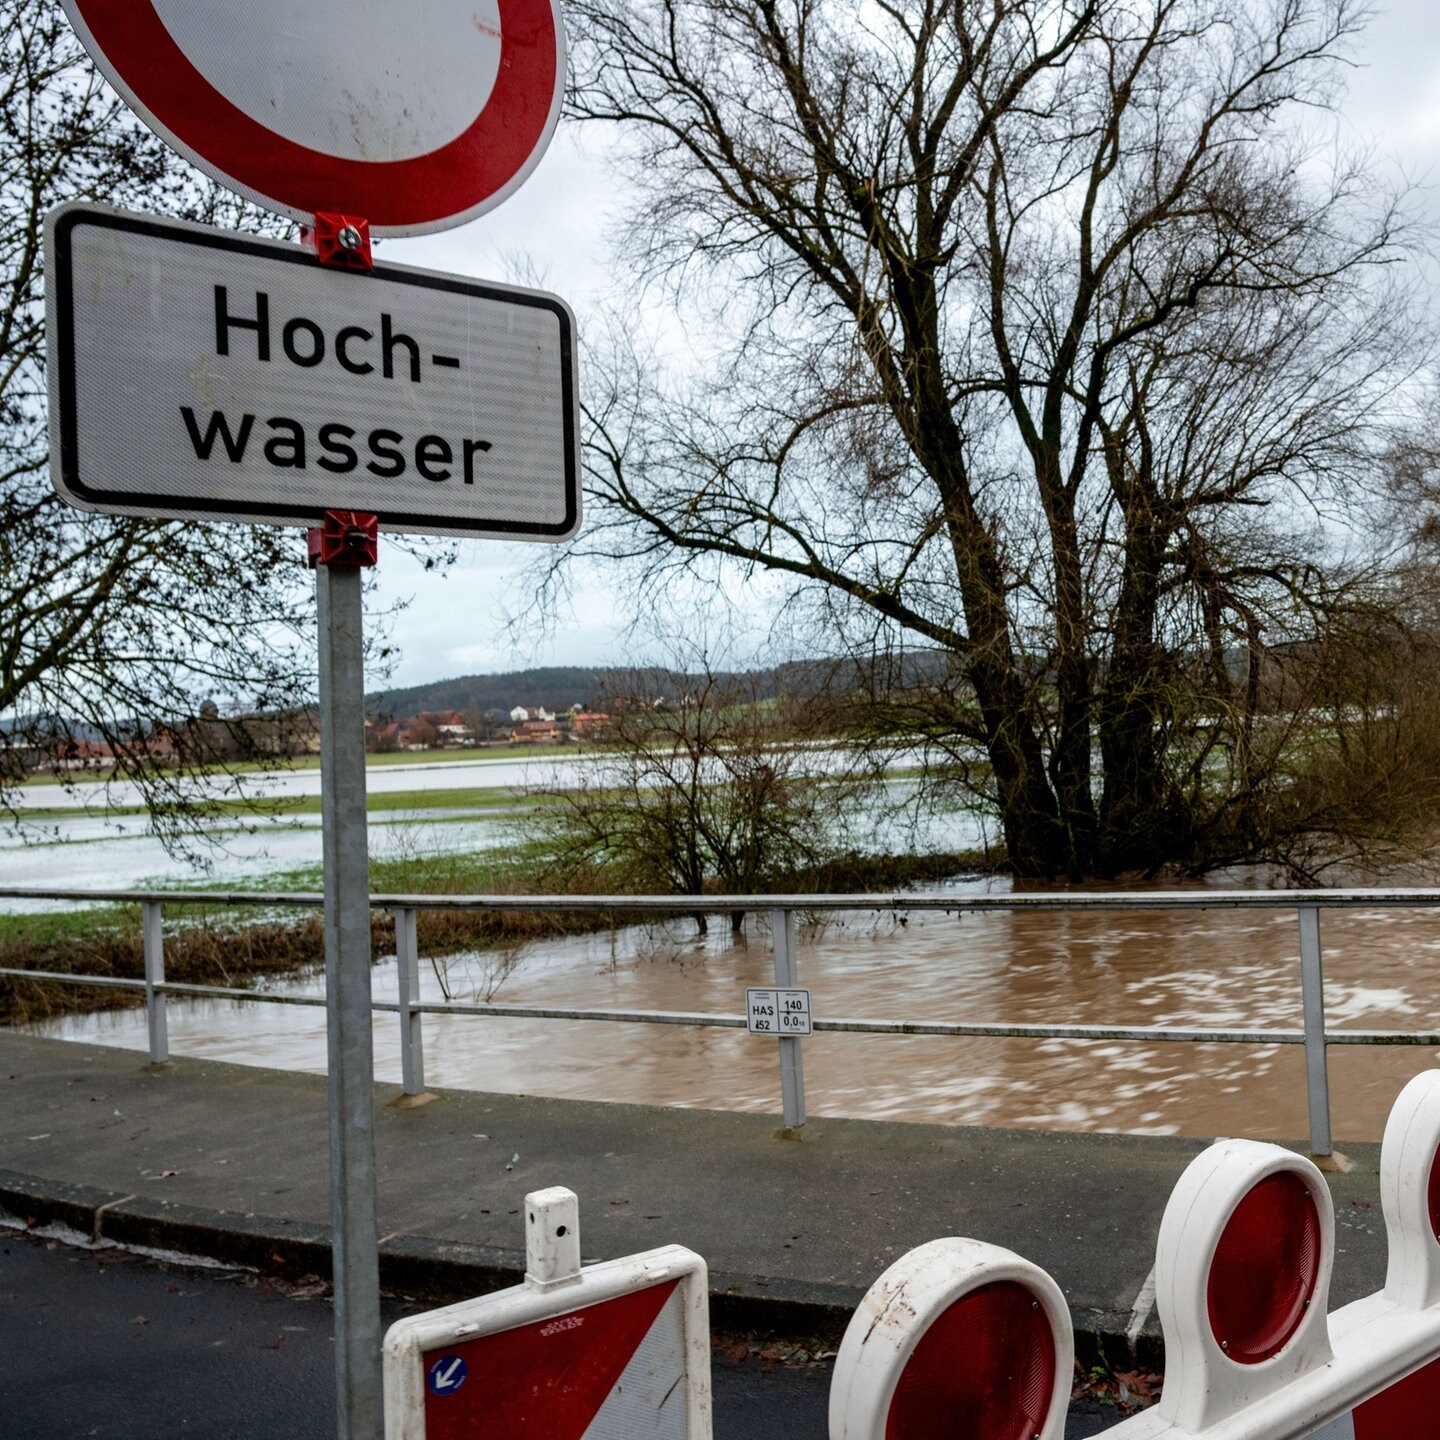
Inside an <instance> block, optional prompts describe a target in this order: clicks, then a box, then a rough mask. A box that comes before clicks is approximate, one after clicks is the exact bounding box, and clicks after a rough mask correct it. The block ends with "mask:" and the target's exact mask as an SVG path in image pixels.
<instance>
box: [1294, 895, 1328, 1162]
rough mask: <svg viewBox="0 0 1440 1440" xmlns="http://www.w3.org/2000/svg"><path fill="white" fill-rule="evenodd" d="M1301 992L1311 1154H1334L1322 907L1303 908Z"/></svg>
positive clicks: (1301, 923)
mask: <svg viewBox="0 0 1440 1440" xmlns="http://www.w3.org/2000/svg"><path fill="white" fill-rule="evenodd" d="M1300 995H1301V1000H1302V1003H1303V1005H1304V1009H1305V1098H1306V1101H1307V1102H1308V1104H1309V1107H1310V1153H1311V1154H1312V1155H1316V1156H1320V1157H1322V1158H1323V1157H1325V1156H1327V1155H1330V1154H1331V1153H1332V1150H1333V1147H1332V1142H1331V1138H1330V1075H1329V1071H1328V1069H1327V1066H1326V1060H1325V977H1324V971H1323V966H1322V964H1321V958H1320V907H1319V906H1318V905H1302V906H1301V907H1300Z"/></svg>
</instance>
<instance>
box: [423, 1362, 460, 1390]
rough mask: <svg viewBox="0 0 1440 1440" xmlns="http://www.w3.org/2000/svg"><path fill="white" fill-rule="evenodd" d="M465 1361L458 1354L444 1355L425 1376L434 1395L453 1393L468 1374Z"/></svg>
mask: <svg viewBox="0 0 1440 1440" xmlns="http://www.w3.org/2000/svg"><path fill="white" fill-rule="evenodd" d="M468 1373H469V1372H468V1370H467V1367H466V1365H465V1362H464V1361H463V1360H462V1359H461V1358H460V1357H459V1356H458V1355H442V1356H441V1357H440V1358H439V1359H438V1360H437V1361H436V1362H435V1363H434V1364H433V1365H432V1366H431V1367H430V1371H429V1373H428V1374H427V1375H426V1377H425V1383H426V1384H427V1385H429V1387H430V1393H431V1394H432V1395H453V1394H454V1393H455V1392H456V1391H457V1390H458V1389H459V1388H460V1387H461V1386H462V1385H463V1384H464V1383H465V1376H466V1375H467V1374H468Z"/></svg>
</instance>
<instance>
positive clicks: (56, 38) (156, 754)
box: [0, 0, 311, 835]
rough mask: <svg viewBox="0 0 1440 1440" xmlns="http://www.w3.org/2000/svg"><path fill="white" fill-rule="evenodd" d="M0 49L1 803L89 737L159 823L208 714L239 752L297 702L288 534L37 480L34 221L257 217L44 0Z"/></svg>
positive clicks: (304, 618)
mask: <svg viewBox="0 0 1440 1440" xmlns="http://www.w3.org/2000/svg"><path fill="white" fill-rule="evenodd" d="M0 46H3V52H0V53H3V64H0V762H4V763H0V808H3V807H4V804H5V802H6V793H7V792H6V786H7V783H8V782H13V780H14V779H15V778H16V776H17V775H18V774H19V773H20V772H21V771H22V770H23V769H25V768H30V767H33V766H34V765H36V764H38V765H40V766H42V767H44V766H46V765H50V766H53V767H54V768H56V769H61V767H62V766H63V762H64V756H65V754H66V751H67V749H69V750H73V748H74V747H75V745H76V744H78V743H83V742H89V743H92V744H98V743H100V742H106V743H108V745H109V748H110V749H111V750H112V751H113V754H114V762H113V763H114V768H115V770H116V772H117V773H119V774H121V775H123V776H125V777H127V778H130V779H134V780H137V781H139V782H140V783H141V785H142V787H143V790H144V793H145V794H146V795H147V797H148V798H149V800H150V802H151V805H152V815H153V816H154V818H155V819H156V820H157V822H158V823H159V824H160V827H161V829H162V831H166V832H168V833H170V834H172V835H173V834H175V833H177V832H176V828H175V827H176V826H177V825H178V826H180V827H181V829H182V830H183V828H184V826H183V824H182V822H183V821H184V820H185V819H187V818H194V817H195V812H194V810H193V809H192V808H191V807H190V803H189V802H191V801H193V800H194V798H195V793H194V792H193V790H192V789H191V788H190V787H188V786H187V785H186V783H185V775H186V772H187V770H188V769H189V768H190V767H191V766H192V765H193V764H196V763H199V762H200V761H203V760H213V759H214V758H215V753H216V746H215V743H214V741H215V732H216V728H217V726H219V727H220V728H223V729H225V730H226V732H227V745H226V749H227V750H228V753H229V754H230V755H231V756H232V757H233V756H235V755H237V754H243V753H244V752H245V751H246V749H247V748H250V746H249V740H248V738H247V737H249V731H248V729H247V727H246V725H245V724H244V723H243V721H242V719H241V718H240V717H241V716H243V715H245V714H255V713H259V712H269V713H272V714H274V713H276V712H281V713H285V712H290V711H292V710H293V708H294V707H296V706H297V705H299V704H300V703H301V702H303V701H304V700H305V699H307V698H308V695H309V692H310V689H311V676H310V674H309V671H310V669H311V662H309V660H308V658H307V651H308V649H309V646H308V643H307V638H308V637H307V635H306V632H307V631H308V628H309V618H308V617H309V616H310V613H311V610H310V601H309V584H308V581H307V579H306V575H305V569H304V564H303V554H302V548H301V546H300V545H299V543H298V542H297V540H296V539H295V537H294V536H293V534H287V533H286V532H284V531H280V530H274V529H270V528H267V527H264V526H216V525H195V524H173V523H161V522H158V521H147V520H125V519H110V518H107V517H104V516H98V515H88V514H82V513H81V512H79V511H76V510H73V509H71V508H70V507H69V506H68V505H65V504H63V503H62V502H60V501H59V499H58V498H57V497H56V496H55V494H54V493H53V491H52V490H51V487H50V482H49V477H48V474H47V465H48V444H47V438H46V404H45V354H44V289H43V285H44V277H43V251H42V241H41V227H42V222H43V220H44V217H45V215H46V212H47V211H49V210H50V209H51V208H52V207H53V206H55V205H57V204H59V203H61V202H62V201H66V200H73V199H87V200H99V201H105V202H109V203H112V204H119V205H125V204H129V205H133V206H136V207H139V208H143V209H146V210H160V211H163V212H165V213H169V214H175V215H183V216H187V217H190V218H196V219H202V220H210V221H216V220H221V221H229V222H231V223H240V222H242V221H243V222H244V223H245V224H246V225H247V227H248V228H252V229H254V228H266V227H268V228H272V229H273V228H274V226H275V223H276V222H274V221H273V219H272V220H269V221H266V220H264V218H263V217H261V216H260V215H259V214H258V212H254V211H252V210H249V209H248V208H247V207H242V206H241V205H240V204H239V203H238V202H236V201H233V200H227V199H226V198H225V197H224V195H223V193H222V192H219V191H218V190H216V189H215V188H214V187H212V186H210V185H209V184H208V183H206V182H202V181H200V180H199V179H197V178H196V176H195V174H194V172H193V171H191V170H190V169H189V168H188V167H187V166H185V165H184V164H183V163H182V162H181V161H180V160H179V159H178V158H177V157H175V156H174V155H173V154H172V153H171V152H170V151H169V150H168V149H167V148H166V147H165V146H164V145H163V144H162V143H161V142H160V141H159V140H158V139H156V138H154V137H153V136H151V135H150V134H149V133H148V132H147V131H145V130H144V129H143V127H142V126H141V125H140V124H139V122H138V121H136V120H135V119H134V118H133V117H132V116H130V115H129V113H128V111H127V110H126V109H125V107H124V106H123V105H122V104H121V103H120V101H119V100H118V99H117V97H116V96H115V95H114V94H113V93H112V92H111V91H110V90H109V89H108V88H107V87H106V86H105V85H104V84H103V83H102V82H101V80H100V79H99V78H98V77H97V76H96V74H95V72H94V70H93V68H92V67H91V65H90V64H89V61H88V59H87V58H86V57H85V55H84V52H83V51H82V49H81V47H80V45H79V42H78V41H77V40H76V38H75V36H74V34H73V33H72V32H71V30H70V28H69V26H68V25H67V24H66V22H65V20H64V18H63V17H62V16H61V14H60V11H59V7H58V6H57V5H55V4H54V3H53V0H0ZM134 463H135V464H136V465H137V466H141V465H143V464H144V463H145V460H144V456H143V455H137V456H136V457H135V458H134ZM202 707H204V709H203V713H202ZM62 773H63V770H62ZM213 789H214V787H212V794H213ZM11 795H12V798H13V792H11Z"/></svg>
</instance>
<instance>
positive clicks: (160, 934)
mask: <svg viewBox="0 0 1440 1440" xmlns="http://www.w3.org/2000/svg"><path fill="white" fill-rule="evenodd" d="M140 929H141V934H142V935H143V937H144V941H145V1024H146V1028H147V1029H148V1030H149V1032H150V1063H151V1064H152V1065H164V1064H166V1063H167V1062H168V1061H169V1059H170V1027H169V1023H168V1021H167V1019H166V1015H165V992H164V991H163V990H157V989H156V988H155V987H156V986H157V985H163V984H164V983H165V929H164V923H163V916H162V913H161V905H160V902H159V901H158V900H144V901H141V904H140Z"/></svg>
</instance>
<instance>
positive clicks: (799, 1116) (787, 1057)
mask: <svg viewBox="0 0 1440 1440" xmlns="http://www.w3.org/2000/svg"><path fill="white" fill-rule="evenodd" d="M770 930H771V933H772V935H773V937H774V944H775V985H776V988H777V989H794V988H795V987H796V986H798V985H799V983H800V975H799V965H798V963H797V961H796V949H797V945H796V936H795V912H794V911H793V910H772V911H771V912H770ZM802 1043H803V1042H802V1041H801V1039H800V1037H799V1036H798V1035H782V1036H781V1037H780V1103H781V1109H782V1110H783V1112H784V1117H785V1128H786V1129H787V1130H798V1129H799V1128H800V1127H801V1126H802V1125H803V1124H804V1123H805V1058H804V1056H803V1054H802V1053H801V1050H800V1046H801V1044H802Z"/></svg>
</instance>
